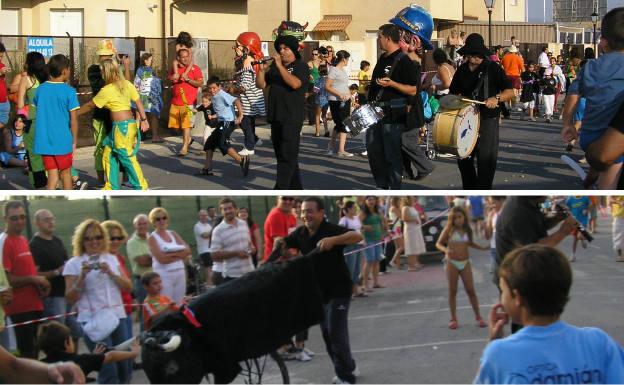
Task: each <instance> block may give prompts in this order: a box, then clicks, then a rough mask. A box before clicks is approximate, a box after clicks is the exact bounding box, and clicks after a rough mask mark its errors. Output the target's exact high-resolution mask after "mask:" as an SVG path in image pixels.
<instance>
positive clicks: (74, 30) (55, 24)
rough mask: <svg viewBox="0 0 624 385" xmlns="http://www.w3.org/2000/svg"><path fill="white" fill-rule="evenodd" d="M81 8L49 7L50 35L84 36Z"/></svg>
mask: <svg viewBox="0 0 624 385" xmlns="http://www.w3.org/2000/svg"><path fill="white" fill-rule="evenodd" d="M83 20H84V17H83V11H82V9H51V10H50V35H51V36H65V35H66V34H67V33H69V34H70V35H71V36H84V24H83Z"/></svg>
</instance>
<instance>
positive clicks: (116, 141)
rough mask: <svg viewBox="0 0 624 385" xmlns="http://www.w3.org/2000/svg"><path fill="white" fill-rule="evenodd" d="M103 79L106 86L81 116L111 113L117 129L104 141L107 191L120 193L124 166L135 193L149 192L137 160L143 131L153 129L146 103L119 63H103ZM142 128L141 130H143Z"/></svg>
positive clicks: (114, 126) (84, 106)
mask: <svg viewBox="0 0 624 385" xmlns="http://www.w3.org/2000/svg"><path fill="white" fill-rule="evenodd" d="M100 67H101V69H102V77H103V78H104V83H105V84H106V85H105V86H104V87H102V89H101V90H100V92H98V94H97V95H95V97H94V98H93V99H92V100H91V101H90V102H89V103H87V104H84V105H83V106H82V107H81V108H80V111H79V112H78V115H82V114H85V113H87V112H89V111H91V110H92V109H94V108H95V107H98V108H107V109H109V110H110V111H111V118H112V120H113V127H112V129H111V130H110V132H107V133H106V137H105V138H104V141H103V146H104V154H103V166H104V173H105V176H106V184H105V185H104V190H119V188H120V185H119V171H120V167H121V168H123V171H124V172H125V174H126V175H127V176H128V181H129V182H130V184H131V185H132V188H133V189H135V190H147V187H148V186H147V181H146V180H145V178H144V177H143V172H142V171H141V167H140V166H139V163H138V161H137V158H136V154H137V152H138V151H139V143H140V142H141V132H145V131H147V130H148V129H149V123H148V122H147V116H146V115H145V110H144V108H143V103H142V102H141V98H140V96H139V93H138V92H137V90H136V88H135V87H134V84H132V83H130V82H129V81H127V80H125V79H123V78H122V77H121V75H120V74H119V64H117V62H115V61H114V60H112V59H106V60H104V61H102V63H101V64H100ZM131 102H134V103H135V104H136V107H137V110H138V111H139V116H140V119H141V121H140V125H139V124H137V121H136V120H135V119H134V115H133V114H132V110H131ZM139 128H140V130H139Z"/></svg>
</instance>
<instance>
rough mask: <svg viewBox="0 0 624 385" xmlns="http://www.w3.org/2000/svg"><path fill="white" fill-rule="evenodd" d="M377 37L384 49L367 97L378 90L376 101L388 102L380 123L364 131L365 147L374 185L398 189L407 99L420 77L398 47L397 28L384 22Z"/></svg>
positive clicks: (412, 92) (369, 97)
mask: <svg viewBox="0 0 624 385" xmlns="http://www.w3.org/2000/svg"><path fill="white" fill-rule="evenodd" d="M377 37H378V38H377V40H378V41H379V45H380V46H381V49H382V50H384V51H385V52H384V54H383V55H382V56H381V57H380V58H379V60H378V61H377V65H375V69H374V70H373V77H372V79H371V83H370V89H369V91H368V97H367V99H368V100H369V101H374V100H375V99H377V97H378V96H379V94H380V93H381V97H379V102H381V103H384V104H387V105H385V106H384V107H383V109H384V115H385V116H384V118H383V121H382V122H381V124H378V125H375V126H373V127H371V128H369V129H368V130H367V131H366V150H367V151H368V163H369V164H370V168H371V172H372V174H373V178H374V179H375V184H376V185H377V187H378V188H381V189H392V190H400V189H401V177H402V174H403V161H402V158H401V145H402V139H401V137H402V135H403V131H405V126H406V124H407V104H408V98H409V97H413V96H415V95H416V94H417V93H418V84H419V83H420V79H419V77H418V74H417V73H416V71H414V64H413V63H412V60H411V59H410V58H409V57H408V56H407V55H405V54H404V53H403V51H402V50H401V47H400V45H399V40H400V38H401V30H400V28H399V27H397V26H396V25H394V24H384V25H382V26H381V27H379V33H378V35H377ZM399 55H400V56H399ZM393 66H394V67H395V68H394V69H392V67H393ZM390 71H392V74H390ZM389 74H390V76H388V75H389Z"/></svg>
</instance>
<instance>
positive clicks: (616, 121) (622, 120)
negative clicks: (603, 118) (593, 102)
mask: <svg viewBox="0 0 624 385" xmlns="http://www.w3.org/2000/svg"><path fill="white" fill-rule="evenodd" d="M609 126H610V127H613V128H615V129H616V130H618V131H620V132H621V133H622V134H624V103H622V106H621V107H620V110H619V111H618V113H617V114H616V115H615V118H613V120H612V121H611V124H610V125H609Z"/></svg>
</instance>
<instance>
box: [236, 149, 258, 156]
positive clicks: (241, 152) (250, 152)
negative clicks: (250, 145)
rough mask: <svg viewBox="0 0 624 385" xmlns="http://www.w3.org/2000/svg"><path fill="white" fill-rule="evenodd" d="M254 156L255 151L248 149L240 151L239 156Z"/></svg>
mask: <svg viewBox="0 0 624 385" xmlns="http://www.w3.org/2000/svg"><path fill="white" fill-rule="evenodd" d="M253 154H255V151H254V150H248V149H246V148H243V149H242V150H240V151H239V152H238V155H240V156H249V155H253Z"/></svg>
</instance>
